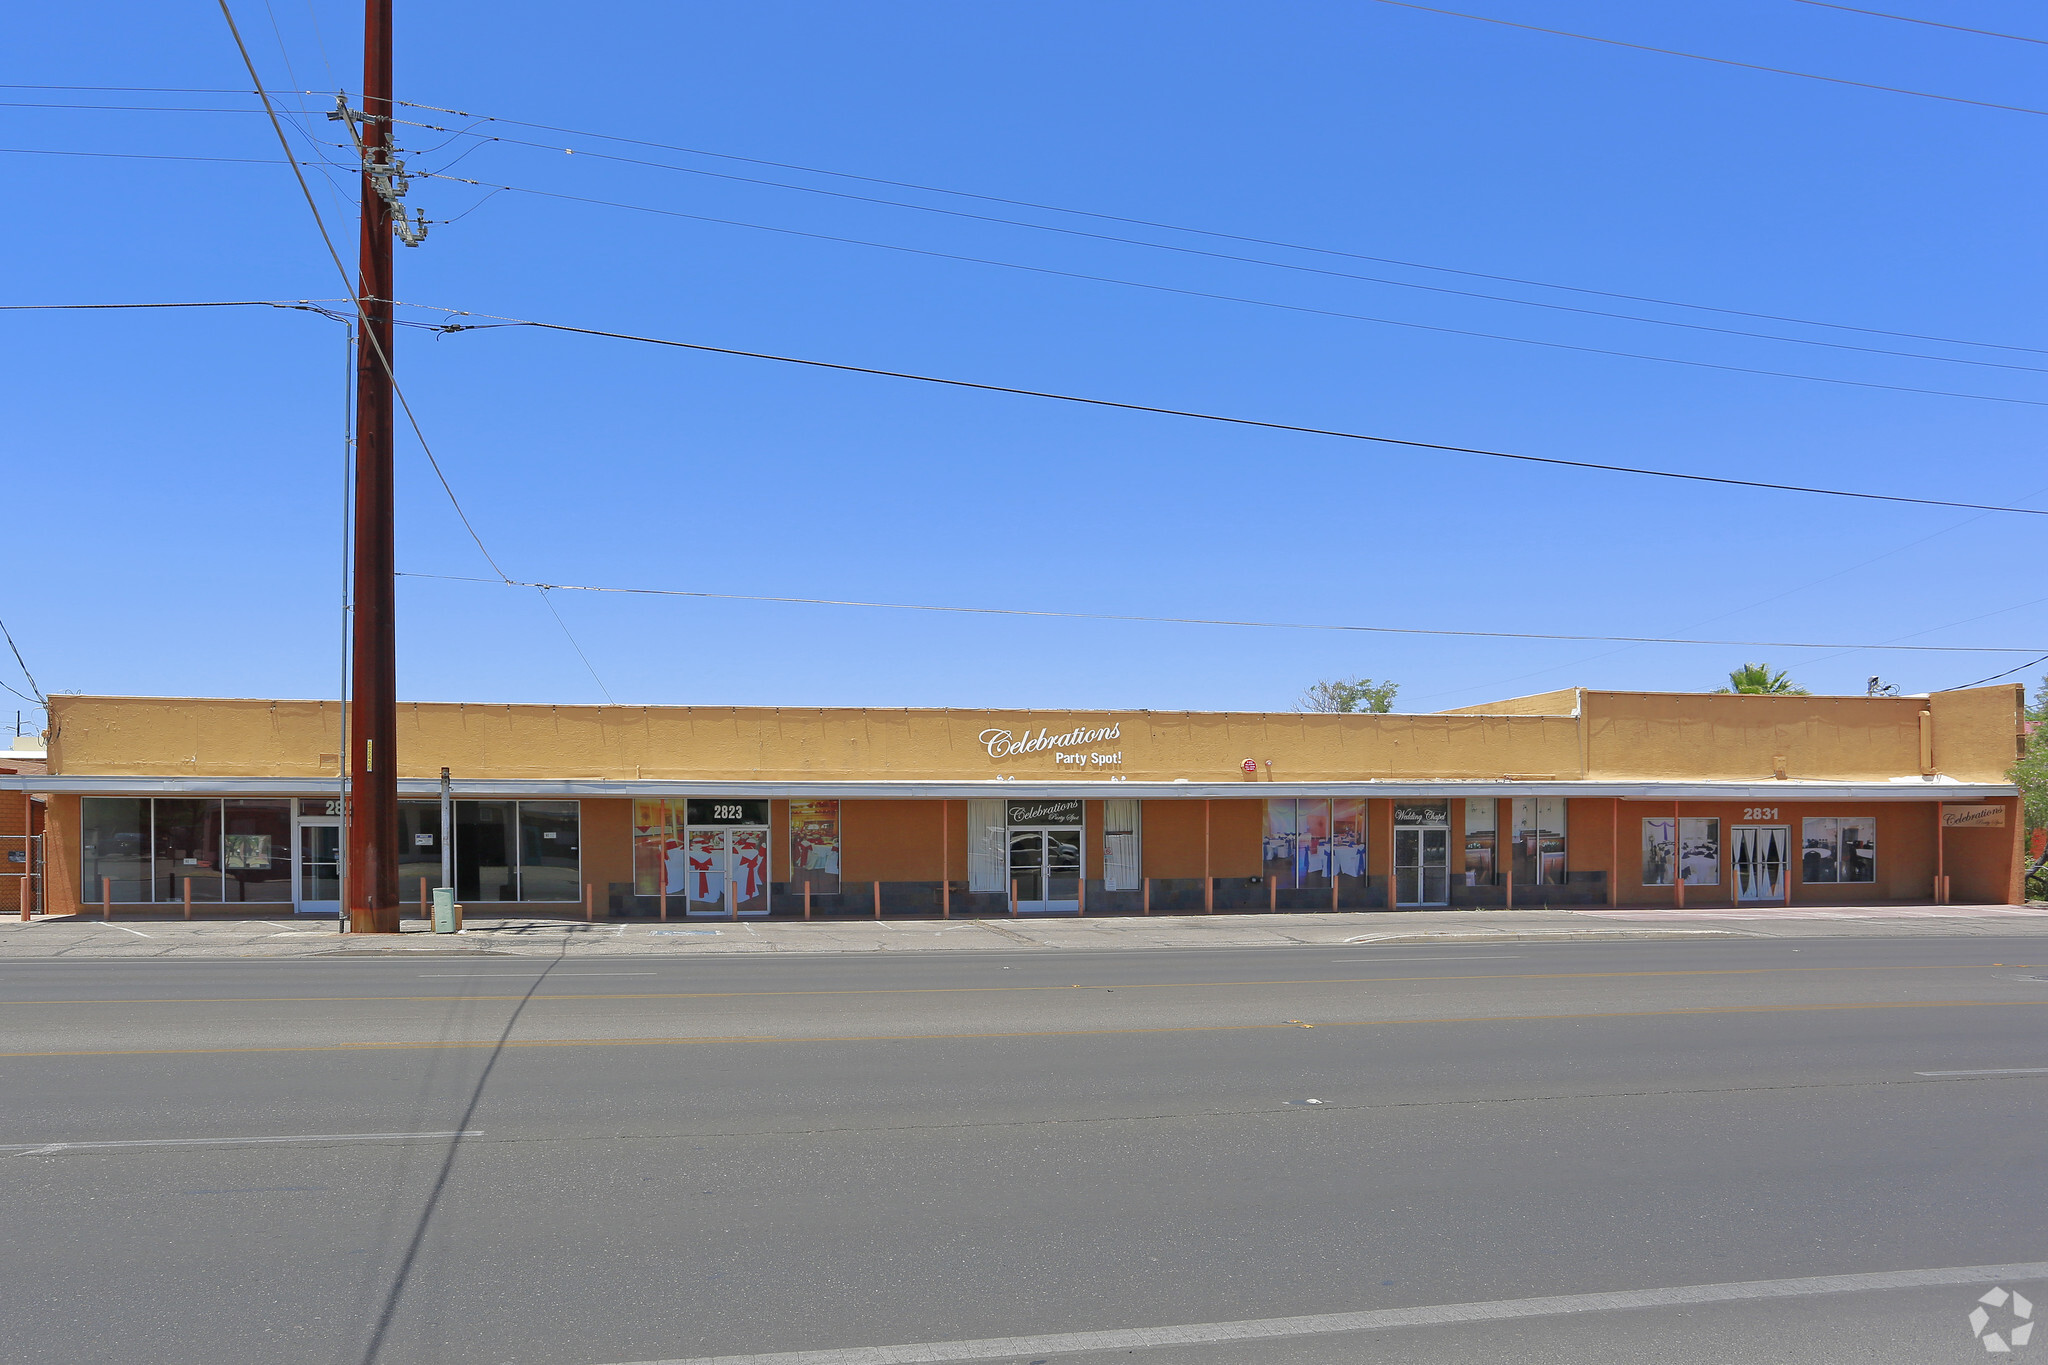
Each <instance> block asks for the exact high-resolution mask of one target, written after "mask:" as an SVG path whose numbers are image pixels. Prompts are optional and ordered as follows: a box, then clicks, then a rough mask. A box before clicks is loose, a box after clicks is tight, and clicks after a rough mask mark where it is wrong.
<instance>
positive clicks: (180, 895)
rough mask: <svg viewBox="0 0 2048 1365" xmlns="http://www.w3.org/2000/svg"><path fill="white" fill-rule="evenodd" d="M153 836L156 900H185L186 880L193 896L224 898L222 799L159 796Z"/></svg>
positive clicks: (208, 898) (200, 899) (210, 899)
mask: <svg viewBox="0 0 2048 1365" xmlns="http://www.w3.org/2000/svg"><path fill="white" fill-rule="evenodd" d="M153 824H154V826H155V835H154V838H153V840H152V844H153V846H154V850H155V853H156V877H155V886H154V888H153V892H154V894H153V895H152V896H150V897H149V899H152V900H157V901H176V900H183V899H184V896H185V882H186V881H187V880H190V881H191V883H192V899H193V900H195V901H218V900H219V899H220V898H221V871H220V801H219V799H218V798H215V799H213V800H204V799H199V798H194V797H158V798H157V802H156V815H155V819H154V821H153Z"/></svg>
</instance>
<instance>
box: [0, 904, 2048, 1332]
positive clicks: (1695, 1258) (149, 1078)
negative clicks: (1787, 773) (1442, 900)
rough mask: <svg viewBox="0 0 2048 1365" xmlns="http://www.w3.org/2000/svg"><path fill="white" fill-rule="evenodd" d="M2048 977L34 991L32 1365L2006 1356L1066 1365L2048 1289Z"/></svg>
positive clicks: (1255, 978)
mask: <svg viewBox="0 0 2048 1365" xmlns="http://www.w3.org/2000/svg"><path fill="white" fill-rule="evenodd" d="M2044 951H2048V945H2043V944H2042V943H2041V941H2040V940H2038V939H2035V940H2023V939H1996V938H1986V937H1971V938H1968V939H1960V938H1958V939H1953V940H1951V939H1938V938H1918V939H1830V940H1801V941H1797V942H1787V941H1784V940H1763V941H1740V942H1732V943H1723V942H1711V943H1677V944H1671V943H1574V944H1505V945H1476V946H1473V947H1470V948H1452V947H1445V946H1426V947H1414V948H1380V949H1367V948H1359V947H1334V948H1267V949H1259V950H1250V951H1229V950H1211V951H1188V952H1174V951H1141V952H1132V951H1122V952H1115V953H1099V954H1088V953H1071V954H1067V953H1061V954H1046V953H1033V954H1006V953H992V954H987V955H981V954H968V953H960V952H954V953H949V954H946V955H943V956H941V955H936V954H934V955H928V956H926V955H904V956H892V957H874V956H862V957H847V956H829V957H827V956H821V957H813V958H806V957H796V956H764V957H751V958H727V959H722V960H716V961H698V962H691V961H678V960H676V959H674V958H663V959H659V960H644V959H631V958H606V959H604V960H602V961H601V962H580V963H565V964H560V965H551V964H549V963H546V962H534V961H530V960H509V959H478V958H475V957H464V958H460V959H455V958H448V959H442V958H433V957H425V956H420V955H411V956H409V957H407V958H406V959H404V960H388V961H387V960H375V959H371V960H363V959H353V958H352V959H348V960H340V959H301V960H294V961H288V962H263V961H236V962H203V961H154V962H107V961H89V962H65V961H35V962H22V963H10V964H5V965H0V1360H6V1361H24V1362H28V1361H33V1362H37V1363H38V1365H55V1363H57V1362H80V1363H81V1365H82V1363H84V1362H91V1363H92V1365H116V1363H118V1362H131V1361H132V1362H149V1363H150V1365H163V1363H164V1362H175V1361H207V1362H241V1361H294V1362H298V1361H305V1362H336V1365H344V1363H347V1365H355V1363H357V1362H371V1361H377V1362H389V1363H396V1362H430V1361H431V1362H437V1363H439V1362H446V1363H448V1365H467V1363H468V1362H481V1363H482V1365H499V1363H500V1362H517V1363H518V1365H529V1363H531V1365H541V1363H543V1362H545V1363H547V1365H554V1363H557V1362H560V1363H562V1365H611V1363H613V1362H628V1361H657V1360H659V1361H673V1360H679V1359H689V1358H697V1357H704V1356H715V1355H753V1354H759V1353H771V1352H787V1351H809V1350H827V1349H835V1348H853V1347H870V1346H885V1345H891V1344H906V1343H931V1342H953V1341H962V1340H981V1339H988V1338H1012V1337H1022V1338H1029V1339H1031V1341H1029V1342H1027V1343H1025V1345H1024V1347H1023V1348H1022V1349H1020V1350H1019V1351H1016V1352H1012V1353H1010V1354H1003V1353H1002V1352H1003V1351H1004V1350H1006V1349H1007V1348H1005V1347H991V1348H987V1350H986V1351H984V1353H983V1354H981V1355H979V1356H975V1357H974V1358H981V1359H996V1360H1015V1361H1017V1362H1018V1365H1029V1362H1031V1361H1033V1360H1039V1359H1046V1360H1048V1361H1051V1362H1052V1365H1068V1363H1069V1362H1082V1361H1086V1362H1090V1363H1091V1365H1093V1363H1094V1362H1107V1361H1109V1360H1111V1359H1115V1360H1119V1361H1130V1362H1137V1363H1138V1365H1148V1363H1149V1362H1157V1365H1235V1362H1240V1361H1243V1362H1251V1361H1258V1362H1298V1363H1299V1365H1320V1363H1321V1362H1336V1361H1340V1360H1341V1361H1346V1362H1351V1361H1389V1362H1394V1361H1398V1362H1431V1363H1432V1365H1438V1363H1441V1362H1452V1361H1457V1362H1465V1361H1473V1360H1488V1359H1515V1360H1528V1361H1553V1360H1554V1361H1559V1362H1563V1361H1571V1362H1593V1361H1609V1360H1612V1361H1640V1360H1657V1361H1676V1362H1699V1363H1700V1365H1706V1362H1717V1363H1718V1362H1731V1361H1747V1360H1755V1361H1769V1362H1809V1361H1811V1362H1819V1361H1835V1360H1842V1361H1850V1360H1854V1361H1859V1362H1868V1361H1901V1362H1908V1361H1909V1362H1913V1363H1914V1365H1921V1363H1922V1362H1932V1361H1942V1360H1957V1361H1962V1360H1977V1359H1983V1358H1984V1356H1985V1354H1986V1353H1985V1351H1984V1348H1983V1346H1982V1345H1981V1344H1980V1342H1979V1341H1977V1340H1976V1339H1975V1338H1974V1337H1973V1336H1972V1333H1971V1330H1970V1328H1969V1327H1968V1326H1967V1325H1966V1322H1965V1318H1966V1315H1967V1314H1968V1313H1969V1311H1970V1309H1971V1307H1972V1306H1973V1304H1974V1303H1975V1300H1976V1299H1977V1297H1978V1296H1979V1295H1980V1294H1982V1293H1984V1292H1985V1291H1987V1290H1989V1289H1990V1288H1991V1285H1990V1284H1989V1283H1984V1284H1978V1283H1976V1282H1975V1281H1973V1280H1969V1279H1968V1277H1967V1276H1966V1275H1965V1276H1960V1277H1957V1276H1951V1277H1950V1278H1951V1279H1955V1280H1956V1281H1957V1282H1956V1283H1953V1284H1949V1283H1938V1284H1932V1285H1924V1284H1923V1285H1913V1286H1905V1287H1891V1288H1878V1289H1872V1288H1852V1289H1850V1290H1847V1291H1843V1292H1835V1293H1829V1294H1800V1295H1793V1296H1789V1297H1742V1296H1735V1297H1732V1298H1731V1297H1730V1296H1727V1295H1723V1297H1722V1299H1720V1300H1715V1299H1714V1298H1713V1297H1712V1295H1709V1296H1708V1299H1707V1301H1705V1302H1684V1301H1676V1300H1675V1301H1673V1302H1668V1303H1665V1302H1655V1303H1642V1304H1637V1305H1636V1306H1633V1307H1629V1308H1626V1309H1622V1310H1618V1311H1601V1310H1599V1309H1597V1308H1595V1309H1592V1310H1589V1311H1565V1310H1562V1309H1560V1310H1559V1311H1556V1312H1544V1313H1538V1314H1535V1315H1533V1316H1526V1317H1522V1318H1518V1319H1514V1320H1509V1321H1488V1320H1484V1315H1483V1314H1481V1315H1479V1318H1480V1320H1465V1319H1461V1318H1460V1317H1459V1315H1458V1314H1456V1313H1453V1314H1449V1315H1448V1316H1447V1317H1446V1318H1445V1320H1443V1321H1441V1322H1437V1323H1434V1324H1433V1325H1401V1324H1398V1323H1396V1324H1392V1325H1388V1324H1384V1323H1382V1324H1377V1325H1370V1326H1368V1327H1366V1328H1364V1329H1355V1324H1354V1328H1353V1329H1344V1330H1334V1329H1333V1330H1328V1331H1317V1332H1311V1333H1308V1334H1302V1333H1300V1332H1295V1333H1292V1334H1288V1333H1285V1332H1283V1333H1281V1334H1279V1335H1267V1336H1263V1337H1261V1336H1257V1335H1256V1333H1258V1332H1269V1331H1273V1330H1278V1329H1269V1328H1266V1327H1259V1328H1253V1329H1244V1328H1231V1329H1228V1330H1221V1331H1208V1335H1207V1336H1206V1337H1205V1336H1204V1331H1206V1330H1207V1329H1203V1330H1200V1331H1193V1332H1192V1333H1191V1334H1184V1335H1188V1339H1187V1340H1185V1341H1183V1342H1182V1343H1181V1344H1178V1345H1174V1346H1170V1347H1161V1348H1154V1349H1139V1350H1136V1351H1135V1352H1133V1351H1132V1350H1131V1349H1130V1346H1129V1343H1117V1342H1112V1343H1111V1344H1110V1345H1109V1346H1105V1347H1103V1348H1101V1349H1083V1350H1078V1351H1065V1352H1064V1353H1063V1351H1062V1343H1060V1342H1058V1341H1053V1342H1051V1343H1050V1344H1047V1343H1046V1342H1045V1341H1044V1340H1043V1338H1045V1337H1046V1336H1047V1335H1048V1334H1064V1333H1086V1332H1103V1331H1111V1332H1114V1331H1119V1330H1123V1329H1138V1328H1154V1327H1168V1326H1175V1325H1189V1324H1219V1323H1221V1324H1242V1323H1245V1322H1248V1321H1263V1320H1268V1319H1275V1318H1286V1317H1292V1316H1297V1315H1326V1314H1356V1313H1366V1312H1371V1311H1373V1310H1383V1309H1403V1308H1411V1307H1418V1306H1439V1305H1458V1304H1471V1303H1498V1302H1501V1301H1511V1300H1522V1299H1528V1298H1532V1297H1538V1296H1560V1295H1565V1296H1568V1295H1584V1294H1597V1293H1604V1292H1609V1291H1638V1290H1644V1291H1647V1290H1664V1289H1671V1288H1674V1287H1683V1286H1699V1285H1721V1284H1727V1283H1729V1282H1737V1281H1773V1282H1775V1281H1781V1280H1785V1279H1788V1278H1794V1277H1809V1276H1858V1275H1869V1274H1873V1273H1877V1272H1893V1271H1917V1270H1942V1269H1946V1268H1954V1267H1978V1266H1987V1265H2007V1266H2012V1265H2020V1266H2033V1267H2034V1268H2035V1269H2036V1270H2037V1271H2038V1270H2039V1269H2040V1267H2039V1265H2038V1263H2041V1262H2048V1138H2044V1128H2043V1119H2044V1118H2048V958H2044V957H2043V956H2042V954H2043V952H2044ZM2029 964H2031V965H2029ZM2034 1068H2038V1069H2041V1070H2039V1071H2037V1072H2036V1074H2031V1075H2029V1074H2024V1073H2025V1071H2026V1070H2027V1069H2034ZM1969 1071H1980V1072H1986V1071H1988V1072H1994V1073H2003V1074H1989V1075H1934V1076H1930V1075H1923V1074H1920V1073H1924V1072H1969ZM1311 1099H1314V1100H1318V1101H1320V1103H1318V1104H1309V1103H1307V1101H1309V1100H1311ZM454 1132H467V1133H470V1134H472V1136H467V1137H462V1138H451V1137H448V1136H445V1135H446V1134H449V1133H454ZM436 1135H440V1136H436ZM271 1138H281V1139H288V1140H286V1141H264V1142H259V1141H255V1139H271ZM194 1139H205V1140H206V1141H192V1140H194ZM219 1139H227V1141H219ZM95 1143H102V1144H117V1145H106V1146H94V1145H91V1144H95ZM58 1144H64V1145H61V1146H60V1145H58ZM1937 1278H1939V1277H1937ZM1859 1283H1860V1282H1859ZM2006 1287H2007V1288H2017V1289H2020V1290H2022V1291H2023V1292H2024V1293H2025V1294H2026V1295H2027V1296H2029V1297H2032V1298H2036V1299H2039V1300H2041V1301H2043V1302H2044V1304H2048V1280H2044V1279H2042V1278H2041V1277H2040V1276H2039V1275H2038V1274H2037V1275H2036V1276H2035V1278H2033V1279H2031V1280H2027V1281H2025V1282H2021V1281H2017V1280H2016V1281H2014V1282H2013V1283H2011V1284H2008V1285H2007V1286H2006ZM1683 1297H1684V1296H1682V1295H1681V1296H1679V1300H1682V1299H1683ZM2002 1311H2003V1312H2004V1313H2005V1314H2006V1316H2007V1317H2008V1318H2011V1321H2010V1322H2007V1323H2004V1324H2003V1325H2004V1326H2005V1327H2006V1328H2007V1329H2009V1328H2010V1327H2011V1326H2013V1325H2017V1324H2018V1323H2019V1321H2020V1320H2019V1319H2018V1318H2017V1317H2013V1316H2012V1309H2011V1307H2010V1306H2008V1307H2006V1308H2005V1309H2003V1310H2002ZM2041 1315H2042V1316H2048V1308H2044V1310H2043V1312H2042V1314H2041ZM1471 1316H1472V1315H1470V1314H1467V1315H1466V1318H1468V1319H1469V1318H1471ZM1997 1326H1999V1324H1997V1323H1994V1327H1997ZM1247 1330H1249V1331H1251V1332H1253V1333H1254V1336H1253V1338H1252V1339H1251V1340H1236V1341H1233V1340H1230V1339H1228V1338H1229V1336H1230V1333H1231V1332H1232V1331H1235V1332H1238V1333H1239V1334H1240V1335H1242V1334H1243V1333H1244V1332H1245V1331H1247ZM1068 1345H1071V1343H1068ZM2027 1350H2033V1351H2035V1352H2037V1353H2039V1354H2041V1355H2043V1356H2044V1357H2048V1333H2044V1339H2043V1341H2041V1342H2039V1343H2029V1344H2028V1345H2027V1346H2025V1347H2022V1348H2020V1351H2019V1352H2016V1354H2017V1355H2018V1357H2019V1358H2020V1359H2022V1360H2024V1359H2025V1358H2026V1357H2025V1354H2024V1352H2025V1351H2027ZM1034 1352H1035V1353H1034ZM969 1354H971V1352H970V1353H969ZM928 1358H929V1359H932V1360H948V1359H956V1358H961V1352H958V1351H956V1352H954V1353H952V1354H948V1353H947V1352H946V1351H944V1350H936V1351H934V1352H933V1353H932V1354H931V1355H930V1356H929V1357H928ZM843 1359H846V1360H849V1361H851V1360H857V1359H860V1358H859V1357H855V1356H848V1357H843ZM868 1359H869V1360H870V1361H871V1362H874V1363H875V1365H879V1363H880V1362H882V1361H884V1360H885V1359H887V1357H884V1356H871V1357H869V1358H868Z"/></svg>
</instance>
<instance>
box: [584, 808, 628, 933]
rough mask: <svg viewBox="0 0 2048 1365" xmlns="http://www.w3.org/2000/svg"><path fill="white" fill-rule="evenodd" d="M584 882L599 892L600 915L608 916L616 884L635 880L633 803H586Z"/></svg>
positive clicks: (598, 906)
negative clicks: (610, 894)
mask: <svg viewBox="0 0 2048 1365" xmlns="http://www.w3.org/2000/svg"><path fill="white" fill-rule="evenodd" d="M580 838H581V850H582V853H583V880H584V883H585V884H586V885H589V886H591V887H594V888H595V889H596V892H597V911H598V913H599V914H603V913H605V911H606V909H607V908H608V907H609V906H610V904H611V902H610V901H609V900H608V899H607V896H608V895H609V893H610V889H611V885H612V883H614V882H627V883H631V882H632V880H633V803H632V802H631V801H626V800H609V801H605V800H586V801H584V802H583V829H582V832H581V835H580Z"/></svg>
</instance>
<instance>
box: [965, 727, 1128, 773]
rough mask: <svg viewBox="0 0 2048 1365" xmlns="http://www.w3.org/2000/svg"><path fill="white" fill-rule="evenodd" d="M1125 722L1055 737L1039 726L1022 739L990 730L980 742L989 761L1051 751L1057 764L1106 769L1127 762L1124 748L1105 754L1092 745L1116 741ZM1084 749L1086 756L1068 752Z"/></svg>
mask: <svg viewBox="0 0 2048 1365" xmlns="http://www.w3.org/2000/svg"><path fill="white" fill-rule="evenodd" d="M1123 729H1124V727H1123V722H1122V721H1112V722H1111V723H1109V724H1108V725H1105V726H1102V727H1100V728H1099V729H1093V730H1091V729H1087V728H1085V727H1080V728H1076V729H1072V730H1069V731H1067V732H1066V733H1065V734H1063V735H1056V734H1053V733H1052V732H1051V731H1049V730H1047V729H1045V728H1043V727H1040V729H1039V731H1038V733H1037V734H1036V735H1034V734H1032V733H1031V731H1029V730H1028V729H1027V730H1026V731H1025V732H1024V737H1023V738H1022V739H1019V738H1017V736H1016V735H1015V734H1013V733H1012V732H1011V731H1008V730H1003V729H990V730H983V731H982V732H981V742H982V743H983V744H984V745H986V746H987V748H988V756H989V757H990V758H1015V757H1017V756H1018V755H1020V754H1035V753H1042V752H1050V753H1051V754H1052V761H1053V762H1054V763H1070V764H1073V765H1074V766H1075V767H1078V768H1091V767H1092V768H1103V767H1108V766H1110V765H1111V764H1118V763H1122V762H1123V761H1124V752H1123V750H1121V749H1118V750H1116V751H1115V752H1113V753H1106V752H1103V751H1101V750H1097V749H1094V748H1091V747H1089V746H1092V745H1096V744H1100V743H1102V742H1103V741H1104V740H1109V739H1117V738H1120V737H1121V736H1122V735H1123ZM1074 749H1085V750H1086V752H1083V753H1069V752H1065V751H1066V750H1074Z"/></svg>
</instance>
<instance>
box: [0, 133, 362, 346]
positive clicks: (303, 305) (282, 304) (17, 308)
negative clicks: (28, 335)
mask: <svg viewBox="0 0 2048 1365" xmlns="http://www.w3.org/2000/svg"><path fill="white" fill-rule="evenodd" d="M273 164H274V163H273ZM349 301H350V300H347V299H290V300H287V299H208V300H204V301H202V302H197V303H0V312H9V313H35V312H65V311H78V312H93V311H98V310H104V309H117V308H283V309H286V310H288V311H291V312H299V313H319V314H321V315H323V316H325V317H337V316H340V315H339V314H336V313H333V312H330V311H329V310H327V309H325V308H318V307H315V306H314V305H316V304H321V303H347V302H349Z"/></svg>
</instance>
